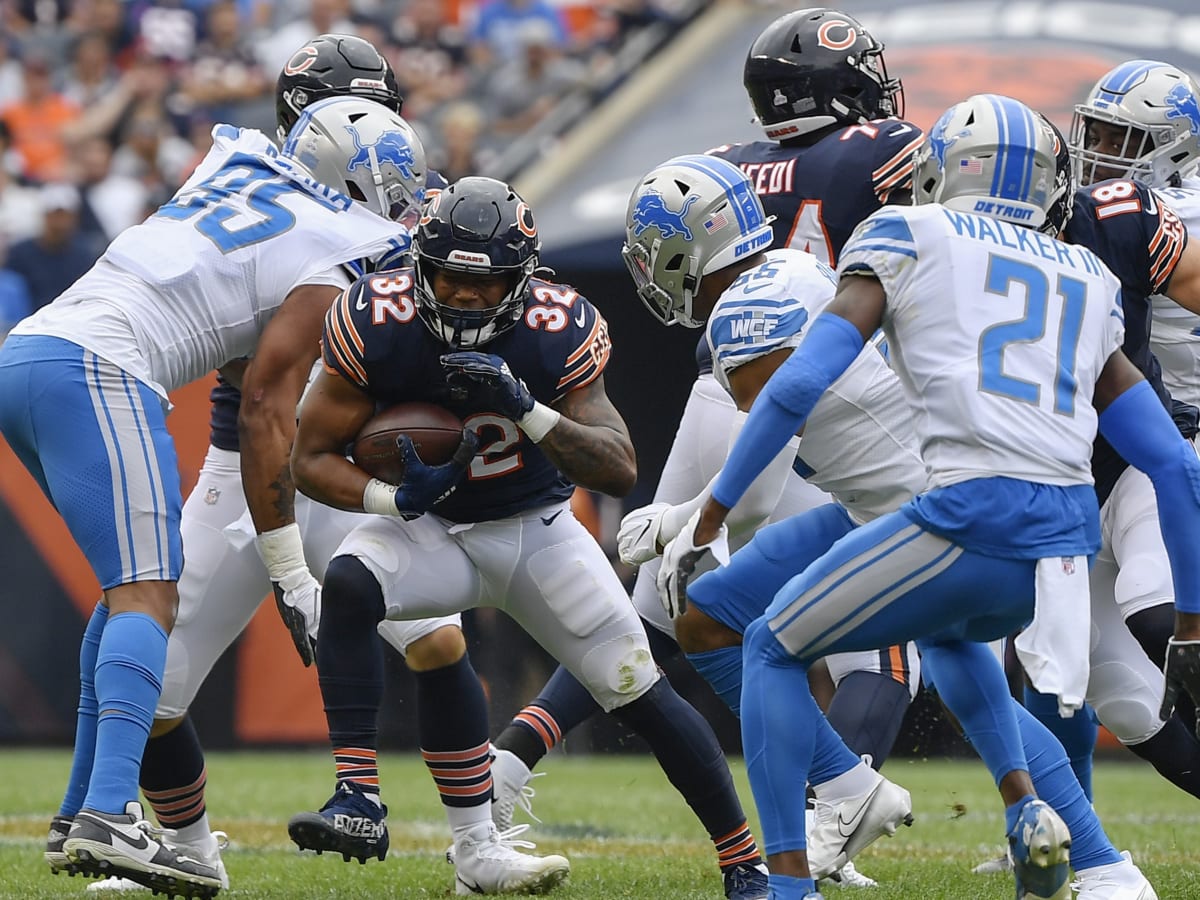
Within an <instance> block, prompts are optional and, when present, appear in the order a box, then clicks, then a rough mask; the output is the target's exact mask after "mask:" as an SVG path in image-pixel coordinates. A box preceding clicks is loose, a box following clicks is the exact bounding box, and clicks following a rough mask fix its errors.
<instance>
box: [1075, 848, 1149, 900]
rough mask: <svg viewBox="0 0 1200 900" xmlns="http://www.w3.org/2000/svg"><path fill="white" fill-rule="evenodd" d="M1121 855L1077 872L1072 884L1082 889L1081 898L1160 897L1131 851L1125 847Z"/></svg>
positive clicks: (1133, 899)
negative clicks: (1113, 861) (1103, 863)
mask: <svg viewBox="0 0 1200 900" xmlns="http://www.w3.org/2000/svg"><path fill="white" fill-rule="evenodd" d="M1121 856H1122V859H1121V861H1120V862H1116V863H1109V864H1108V865H1107V866H1095V867H1093V868H1091V869H1084V870H1082V871H1080V872H1076V873H1075V881H1074V882H1073V883H1072V884H1071V887H1072V889H1074V890H1076V891H1078V892H1079V895H1078V898H1077V900H1158V894H1157V893H1155V891H1154V888H1153V887H1151V886H1150V882H1149V881H1147V880H1146V876H1145V875H1143V874H1142V873H1141V870H1140V869H1138V867H1137V866H1135V865H1134V864H1133V858H1132V857H1130V855H1129V851H1128V850H1122V851H1121Z"/></svg>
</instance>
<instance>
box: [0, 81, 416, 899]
mask: <svg viewBox="0 0 1200 900" xmlns="http://www.w3.org/2000/svg"><path fill="white" fill-rule="evenodd" d="M351 123H352V129H353V135H354V137H355V140H354V141H352V140H351V134H350V132H348V130H347V127H348V126H351ZM301 130H302V132H303V137H304V138H305V140H303V141H297V142H296V143H293V144H290V145H288V146H286V147H285V148H284V150H283V152H282V153H280V152H278V151H277V150H276V149H275V147H274V145H273V144H271V142H270V140H269V139H268V138H267V137H266V136H264V135H262V134H261V133H259V132H256V131H247V130H241V129H237V128H233V127H231V126H227V125H218V126H216V127H215V128H214V130H213V138H214V146H213V149H212V150H211V151H210V152H209V153H208V155H207V156H206V157H205V158H204V160H202V161H201V163H200V165H199V166H198V167H197V169H196V171H195V172H194V173H193V175H192V176H191V177H190V178H189V179H188V181H187V182H186V183H185V184H184V185H183V187H182V188H180V190H179V191H178V192H177V193H176V194H175V196H174V197H173V198H172V199H171V200H170V201H169V202H168V203H166V204H165V205H164V206H162V207H161V208H160V209H159V210H158V211H157V212H156V213H155V214H154V215H153V216H151V217H150V218H149V219H148V220H147V221H146V222H145V223H143V224H141V225H138V226H136V227H134V228H131V229H129V230H128V231H126V232H124V233H123V234H122V235H120V236H119V237H118V238H117V239H116V240H114V241H113V243H112V244H111V245H110V246H109V248H108V250H107V251H106V252H105V254H104V255H103V256H102V257H101V259H100V260H99V261H98V262H97V263H96V265H95V266H94V267H93V268H92V269H91V270H90V271H89V272H88V273H87V274H86V275H85V276H83V277H82V278H81V279H80V280H79V281H77V282H76V283H75V284H74V285H73V286H72V287H71V288H70V289H69V290H68V291H67V292H66V293H65V294H63V295H62V296H61V297H60V298H58V299H57V300H56V301H55V302H54V303H52V304H50V305H49V306H47V307H45V308H44V309H42V310H40V311H38V312H37V313H35V314H34V315H33V316H31V317H30V318H28V319H26V320H24V321H23V322H22V323H20V324H18V326H17V327H16V328H14V330H13V332H12V333H11V334H10V336H9V338H8V340H7V341H6V342H5V344H4V347H3V351H2V352H0V380H3V382H4V389H3V392H2V393H3V400H2V401H0V430H2V431H3V433H4V435H5V438H6V439H7V440H8V442H9V444H10V445H11V446H12V447H13V449H14V451H15V452H16V453H17V455H18V457H19V458H20V459H21V460H22V462H23V463H24V464H25V465H26V467H27V468H28V469H29V471H30V472H31V473H32V474H33V476H34V477H35V478H36V479H37V480H38V481H39V483H40V484H41V485H42V488H43V490H45V491H46V493H47V495H48V496H51V497H53V498H54V500H55V502H56V506H57V508H58V509H59V511H60V512H61V514H62V515H63V517H64V519H65V520H66V522H67V524H68V527H69V528H70V529H71V532H72V535H73V536H74V537H75V539H76V540H77V541H78V543H79V544H80V546H81V547H82V548H83V549H84V552H85V554H86V555H87V556H88V559H89V562H90V563H91V565H92V568H93V570H94V571H95V573H96V576H97V579H98V580H99V582H100V584H101V587H102V588H103V589H104V592H105V596H104V599H103V600H102V602H101V603H100V604H98V605H97V607H96V609H95V611H94V613H93V615H92V618H91V620H90V621H89V623H88V627H87V630H86V632H85V635H84V639H83V645H82V649H81V651H80V668H81V697H80V713H79V721H78V725H77V735H76V746H75V758H74V760H73V763H72V774H71V780H70V783H69V785H68V790H67V794H66V797H65V798H64V801H63V806H62V808H61V809H60V812H59V816H57V817H56V818H55V820H54V825H53V826H52V828H51V833H50V838H49V841H48V846H47V859H48V861H49V862H50V864H51V866H52V867H55V868H67V869H68V870H76V871H82V872H84V873H87V874H101V873H102V872H103V874H106V875H107V874H112V873H115V874H118V875H123V876H126V877H128V878H130V879H132V880H134V881H136V882H138V883H140V884H143V885H146V886H148V887H150V888H152V889H158V890H172V889H174V890H180V891H183V892H185V893H187V894H189V895H205V894H207V895H211V894H213V893H216V891H217V890H219V889H220V887H221V884H222V880H221V878H220V873H219V871H218V869H217V867H216V865H215V862H214V861H213V860H212V858H211V857H210V856H203V857H202V858H195V857H193V856H191V855H189V853H188V852H187V851H186V850H176V849H173V848H170V847H167V846H166V845H164V844H162V843H161V842H160V841H159V840H158V838H157V837H155V836H154V832H152V831H150V830H149V829H148V828H147V823H146V822H145V821H144V819H143V816H142V810H141V805H140V803H139V802H138V801H137V789H138V773H139V769H140V764H141V758H142V752H143V749H144V746H145V743H146V739H147V735H148V733H149V730H150V725H151V721H152V718H153V714H154V710H155V707H156V705H157V702H158V699H159V695H160V692H161V688H162V681H163V677H164V674H163V673H164V668H165V657H166V652H167V643H168V637H167V633H168V632H169V631H170V630H171V628H172V626H173V624H174V621H175V609H176V603H177V599H178V593H177V587H176V584H177V582H178V580H179V574H180V568H181V564H182V552H181V540H180V515H181V506H182V498H181V497H180V493H179V492H180V489H179V476H178V471H177V467H176V461H175V452H174V447H173V444H172V441H171V438H170V436H169V434H168V432H167V430H166V424H165V420H164V417H165V411H166V397H167V394H168V393H169V392H170V391H172V390H174V389H176V388H178V387H181V386H182V385H184V384H187V383H188V382H190V381H192V380H194V379H196V378H199V377H201V376H202V375H204V374H205V373H207V372H209V371H211V370H213V369H215V368H219V367H223V366H226V365H228V364H231V363H234V362H235V361H237V360H240V359H243V358H245V357H248V356H250V355H251V354H255V356H256V359H255V361H254V362H252V363H251V364H250V367H249V370H248V371H247V372H246V373H245V376H244V377H245V378H246V379H247V381H248V382H251V383H252V382H253V381H254V379H255V378H256V377H257V376H256V374H255V369H256V367H257V366H258V364H259V361H262V366H263V367H264V368H265V367H267V366H268V365H269V364H270V361H271V360H272V359H273V358H276V355H278V357H279V358H291V356H292V355H293V354H294V353H295V350H294V348H295V346H296V342H295V338H294V334H295V329H296V327H297V323H298V322H303V321H304V320H305V319H308V318H312V317H315V320H316V321H317V322H318V323H319V322H320V317H321V315H322V314H323V312H324V309H325V308H327V306H328V304H329V302H330V300H331V299H332V297H334V296H336V295H337V291H338V289H339V286H340V285H343V284H345V281H346V279H345V276H344V275H342V274H340V271H339V270H337V268H336V267H337V266H338V264H339V263H340V262H341V261H344V260H346V259H357V258H360V257H364V256H373V255H375V254H378V253H381V252H384V251H385V250H387V249H388V248H390V247H392V246H393V245H394V242H395V235H396V233H397V231H398V226H397V225H396V223H395V222H394V221H392V219H391V218H390V217H391V216H395V215H400V214H403V213H405V212H406V211H407V210H408V208H410V207H411V206H413V205H414V204H416V203H417V202H419V200H420V198H421V195H422V193H423V184H422V180H421V177H420V176H421V174H422V172H423V168H424V158H423V152H422V151H421V150H420V144H419V142H417V141H416V138H415V135H413V133H412V131H411V129H410V128H409V127H408V125H407V123H405V122H404V120H403V119H401V118H400V117H399V116H398V115H396V114H395V113H393V112H390V111H388V110H386V109H385V108H383V107H381V106H378V105H376V104H373V103H366V102H365V101H361V100H354V99H346V100H332V101H326V102H325V104H323V106H322V107H320V108H314V109H313V110H310V111H309V115H307V116H306V117H305V122H304V127H303V129H301ZM376 144H380V145H384V146H388V147H392V148H396V152H394V153H388V154H386V155H383V154H373V155H372V154H363V155H364V156H366V157H367V158H365V159H364V160H363V163H362V164H360V165H358V166H355V167H354V168H350V167H349V164H350V163H351V162H352V160H355V158H356V157H357V156H358V155H360V154H362V148H363V147H364V146H366V147H372V146H375V145H376ZM400 147H404V148H405V152H404V153H401V152H400V151H399V148H400ZM352 195H354V196H353V197H352ZM355 197H357V199H355ZM247 221H249V223H250V224H246V222H247ZM308 365H309V363H307V362H306V363H304V364H303V368H305V369H307V367H308ZM296 368H299V367H296ZM278 374H279V382H280V385H281V386H280V387H277V388H267V389H264V394H265V395H267V396H271V397H274V395H275V394H276V393H277V392H278V391H280V390H285V389H286V388H287V387H288V386H290V385H291V384H292V381H291V379H292V378H293V377H295V378H297V379H299V383H300V384H302V383H303V377H302V375H300V374H298V373H296V372H295V371H294V370H293V369H287V370H286V371H283V372H280V373H278ZM298 396H299V387H298V386H297V387H296V390H295V396H294V397H293V398H292V402H293V408H294V403H295V399H296V397H298ZM253 414H254V412H253V411H250V412H248V415H253ZM84 435H91V439H87V438H84V439H81V436H84ZM285 450H286V448H285ZM81 453H82V454H84V455H83V456H82V457H81V456H80V454H81ZM266 455H269V448H268V449H267V450H266V451H264V456H266ZM286 462H287V457H286V452H285V454H284V456H283V463H284V468H285V469H286ZM289 483H290V482H289ZM256 487H258V488H259V489H260V493H258V494H253V495H252V494H251V487H250V485H249V484H248V486H247V493H248V496H251V503H252V505H253V504H255V503H256V502H257V503H259V504H260V507H261V504H262V501H263V500H264V499H267V506H270V503H269V498H264V496H263V493H265V492H262V491H261V488H262V486H261V485H258V486H256ZM287 511H288V512H290V507H289V508H288V510H287ZM277 514H280V515H282V510H280V511H279V512H278V513H277ZM284 527H286V526H284ZM261 530H263V531H264V532H266V533H265V534H264V535H263V538H262V539H261V540H260V542H259V543H260V550H261V551H262V552H263V556H264V559H265V561H266V562H267V568H268V571H269V573H270V575H271V579H272V581H274V582H276V583H277V584H278V586H279V592H280V593H281V594H282V599H281V601H280V602H281V604H282V605H285V606H287V607H288V609H289V610H295V611H296V615H306V614H308V613H311V609H309V610H307V611H305V609H304V607H305V605H306V603H307V602H308V601H306V599H305V592H306V589H307V582H308V581H311V577H307V578H306V577H305V576H307V569H306V568H304V566H303V563H302V561H301V562H299V563H297V562H296V554H295V553H293V552H292V551H291V547H290V546H289V541H288V540H287V536H286V533H285V532H283V531H282V530H280V529H274V530H268V529H267V528H266V527H263V528H262V529H261ZM307 596H308V597H309V598H311V597H312V593H311V592H309V593H308V595H307Z"/></svg>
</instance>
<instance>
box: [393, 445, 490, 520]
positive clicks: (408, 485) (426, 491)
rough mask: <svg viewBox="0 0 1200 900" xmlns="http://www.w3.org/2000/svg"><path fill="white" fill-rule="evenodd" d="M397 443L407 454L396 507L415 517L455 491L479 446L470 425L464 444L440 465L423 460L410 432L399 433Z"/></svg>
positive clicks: (403, 512) (402, 452)
mask: <svg viewBox="0 0 1200 900" xmlns="http://www.w3.org/2000/svg"><path fill="white" fill-rule="evenodd" d="M398 443H399V445H400V452H401V454H403V456H404V480H403V482H402V483H401V484H400V486H399V487H398V488H397V489H396V494H395V500H396V509H397V510H399V512H400V515H402V516H404V517H405V518H416V517H417V516H420V515H422V514H424V513H426V512H428V511H429V510H430V509H431V508H432V507H434V506H436V505H437V504H438V503H441V502H442V501H443V500H445V499H446V498H447V497H449V496H450V495H451V494H452V493H454V489H455V488H456V487H458V483H459V482H460V481H461V480H462V477H463V475H464V474H465V473H466V471H467V466H468V465H470V463H471V460H472V459H474V458H475V452H476V451H477V450H478V449H479V436H478V435H476V434H475V432H474V431H472V430H471V429H469V428H465V429H463V439H462V443H461V444H459V445H458V449H457V450H455V451H454V456H453V457H452V458H451V459H450V461H449V462H446V463H442V464H441V465H440V466H427V465H425V463H423V462H421V457H419V456H417V449H416V447H414V446H413V442H412V438H410V437H409V436H408V435H407V434H402V435H400V438H399V440H398Z"/></svg>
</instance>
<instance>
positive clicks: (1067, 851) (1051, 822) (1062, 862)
mask: <svg viewBox="0 0 1200 900" xmlns="http://www.w3.org/2000/svg"><path fill="white" fill-rule="evenodd" d="M1008 853H1009V857H1010V858H1011V859H1012V863H1013V874H1014V875H1015V876H1016V879H1017V900H1070V897H1071V885H1070V875H1071V832H1070V831H1068V830H1067V826H1066V823H1065V822H1063V820H1062V819H1061V818H1060V817H1059V815H1058V813H1056V812H1055V811H1054V810H1053V809H1052V808H1051V806H1050V805H1049V804H1048V803H1045V802H1044V801H1042V800H1029V801H1027V802H1026V803H1025V805H1024V806H1022V807H1021V811H1020V813H1018V815H1017V823H1016V825H1014V826H1013V828H1012V831H1010V832H1009V833H1008Z"/></svg>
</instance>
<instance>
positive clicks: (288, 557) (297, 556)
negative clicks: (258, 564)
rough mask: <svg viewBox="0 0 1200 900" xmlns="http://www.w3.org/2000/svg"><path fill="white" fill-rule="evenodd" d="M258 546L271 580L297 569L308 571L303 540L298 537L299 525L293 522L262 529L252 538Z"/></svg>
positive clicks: (284, 576)
mask: <svg viewBox="0 0 1200 900" xmlns="http://www.w3.org/2000/svg"><path fill="white" fill-rule="evenodd" d="M254 543H255V544H256V545H257V546H258V555H259V556H261V557H262V561H263V563H264V564H265V565H266V567H267V575H268V576H269V577H270V579H271V580H272V581H279V580H280V579H281V578H286V577H287V576H288V575H290V574H291V573H292V572H295V571H296V570H297V569H304V570H305V571H306V572H307V571H308V566H307V564H306V563H305V562H304V542H303V541H302V540H301V538H300V526H299V525H297V524H296V523H295V522H292V523H291V524H290V525H284V526H283V527H282V528H276V529H274V530H272V531H264V532H263V533H262V534H260V535H258V537H256V538H255V539H254Z"/></svg>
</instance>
